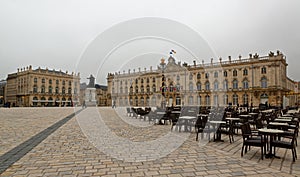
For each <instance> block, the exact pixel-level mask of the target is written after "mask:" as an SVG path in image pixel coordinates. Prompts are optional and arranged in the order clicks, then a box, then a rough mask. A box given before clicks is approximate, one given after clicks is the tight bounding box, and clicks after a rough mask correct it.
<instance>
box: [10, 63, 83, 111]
mask: <svg viewBox="0 0 300 177" xmlns="http://www.w3.org/2000/svg"><path fill="white" fill-rule="evenodd" d="M79 91H80V74H79V73H78V74H74V73H71V74H68V72H67V71H66V72H62V71H55V70H48V69H41V68H38V69H35V70H33V69H32V67H31V66H29V67H26V68H22V69H18V71H17V72H16V73H12V74H9V75H8V77H7V86H6V102H10V105H11V106H21V107H22V106H25V107H28V106H73V105H74V104H77V103H78V99H79Z"/></svg>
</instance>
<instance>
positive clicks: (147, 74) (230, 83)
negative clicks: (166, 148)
mask: <svg viewBox="0 0 300 177" xmlns="http://www.w3.org/2000/svg"><path fill="white" fill-rule="evenodd" d="M287 66H288V64H287V62H286V57H285V56H284V55H283V54H282V53H281V52H279V51H277V53H276V54H274V53H272V52H270V53H269V55H268V56H263V57H260V56H259V55H257V54H255V55H253V56H252V55H251V54H250V55H249V57H248V58H241V57H239V58H237V59H235V60H233V59H231V57H228V60H227V61H223V60H222V59H221V58H220V59H219V60H218V61H217V62H213V59H212V60H211V62H210V63H203V62H202V63H201V64H197V63H196V61H194V63H193V64H192V65H188V64H186V63H183V64H181V63H180V62H177V63H176V61H175V59H174V58H173V57H172V56H170V58H169V59H168V63H165V61H164V59H162V60H161V63H160V65H159V66H158V68H157V69H156V70H152V68H150V70H146V69H145V70H144V71H141V70H140V69H139V70H138V71H137V72H136V71H133V72H130V70H129V71H128V73H123V74H121V73H120V72H119V73H115V74H112V73H109V74H108V77H107V82H108V98H110V99H111V100H109V101H108V103H112V102H113V101H114V100H115V101H116V104H117V105H120V106H129V105H131V106H165V105H166V106H172V105H173V106H176V105H180V106H182V105H198V106H227V105H232V106H237V105H240V106H242V105H245V106H247V105H248V106H251V105H252V106H258V105H259V104H267V105H271V106H282V105H283V99H284V97H286V98H289V99H288V100H289V103H288V104H289V106H294V105H295V103H296V102H295V101H296V99H297V96H294V95H289V94H288V93H289V92H290V91H291V90H295V85H297V84H296V82H295V81H293V80H291V79H289V78H288V77H287Z"/></svg>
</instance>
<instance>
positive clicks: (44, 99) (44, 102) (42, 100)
mask: <svg viewBox="0 0 300 177" xmlns="http://www.w3.org/2000/svg"><path fill="white" fill-rule="evenodd" d="M45 104H46V98H45V97H42V98H41V105H42V106H45Z"/></svg>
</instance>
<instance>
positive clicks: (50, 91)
mask: <svg viewBox="0 0 300 177" xmlns="http://www.w3.org/2000/svg"><path fill="white" fill-rule="evenodd" d="M48 92H49V93H52V86H51V85H50V86H49V87H48Z"/></svg>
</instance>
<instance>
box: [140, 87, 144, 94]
mask: <svg viewBox="0 0 300 177" xmlns="http://www.w3.org/2000/svg"><path fill="white" fill-rule="evenodd" d="M141 93H144V86H143V85H142V86H141Z"/></svg>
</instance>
